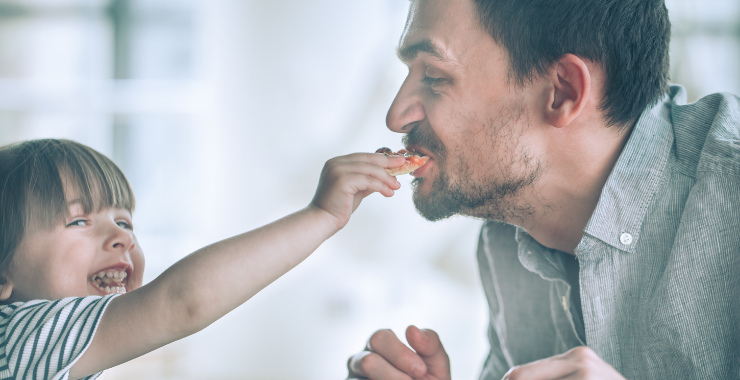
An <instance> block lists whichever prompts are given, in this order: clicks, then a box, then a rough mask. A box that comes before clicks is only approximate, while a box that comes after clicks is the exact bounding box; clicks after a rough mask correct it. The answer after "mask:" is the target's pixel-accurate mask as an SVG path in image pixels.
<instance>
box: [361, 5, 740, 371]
mask: <svg viewBox="0 0 740 380" xmlns="http://www.w3.org/2000/svg"><path fill="white" fill-rule="evenodd" d="M669 36H670V23H669V20H668V15H667V11H666V9H665V6H664V4H663V1H660V0H603V1H593V0H566V1H552V0H549V1H548V0H412V2H411V9H410V13H409V18H408V21H407V25H406V28H405V31H404V34H403V36H402V38H401V42H400V46H399V57H400V58H401V60H402V61H403V62H404V63H405V64H406V65H408V67H409V74H408V77H407V78H406V80H405V81H404V83H403V85H402V86H401V88H400V89H399V91H398V95H397V97H396V99H395V100H394V102H393V104H392V105H391V108H390V110H389V111H388V116H387V124H388V128H390V129H391V130H393V131H395V132H399V133H405V134H406V136H405V137H404V143H405V144H406V145H407V147H408V148H409V149H411V150H416V151H419V152H422V153H424V154H427V155H429V156H430V157H431V158H430V160H429V162H428V163H427V164H426V165H425V166H424V167H422V168H420V169H418V170H417V171H416V172H415V173H414V175H415V176H416V177H417V178H416V179H415V180H414V186H415V188H414V202H415V204H416V207H417V209H418V211H419V212H420V213H421V215H422V216H424V217H425V218H427V219H429V220H439V219H443V218H446V217H449V216H451V215H454V214H460V215H468V216H473V217H479V218H484V219H487V220H488V222H487V223H486V224H485V225H484V227H483V229H482V231H481V237H480V243H479V249H478V250H479V252H478V260H479V265H480V273H481V278H482V282H483V285H484V288H485V292H486V296H487V299H488V302H489V306H490V317H491V324H490V329H489V339H490V343H491V351H490V354H489V357H488V358H487V360H486V362H485V364H484V368H483V371H482V373H481V379H485V380H490V379H499V378H501V377H502V376H504V375H505V377H506V378H508V379H565V378H568V379H571V378H573V379H575V378H598V379H622V378H645V379H648V378H649V379H653V378H685V379H699V378H702V379H704V378H712V379H720V378H722V379H725V378H740V344H739V343H738V342H740V291H739V289H740V286H739V285H740V284H739V280H738V279H739V278H740V127H739V125H740V122H739V120H740V100H739V99H738V98H737V97H736V96H732V95H729V94H715V95H711V96H709V97H706V98H704V99H702V100H700V101H699V102H697V103H694V104H689V105H686V104H685V103H686V99H685V98H686V95H685V93H684V90H683V89H682V88H680V87H677V86H676V87H670V88H669V86H668V84H667V78H668V67H669V63H668V43H669V38H670V37H669ZM406 336H407V340H408V342H409V345H410V346H411V348H409V347H407V346H405V345H404V344H402V343H401V342H400V341H399V340H398V338H397V337H396V336H395V335H394V334H393V333H392V332H390V331H389V330H380V331H378V332H376V333H375V334H374V335H373V336H372V337H371V338H370V340H369V343H368V345H367V347H366V349H365V351H363V352H361V353H359V354H357V355H355V356H353V357H352V358H350V360H349V363H348V367H349V372H350V374H349V377H357V378H369V379H428V380H432V379H449V378H450V370H449V360H448V357H447V354H446V353H445V351H444V348H443V346H442V344H441V342H440V340H439V337H438V336H437V334H436V333H434V332H433V331H431V330H419V329H417V328H416V327H413V326H411V327H409V328H408V330H407V331H406Z"/></svg>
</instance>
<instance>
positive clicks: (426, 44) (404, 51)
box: [396, 40, 452, 63]
mask: <svg viewBox="0 0 740 380" xmlns="http://www.w3.org/2000/svg"><path fill="white" fill-rule="evenodd" d="M420 52H424V53H427V54H429V55H431V56H432V57H434V58H437V59H438V60H440V61H443V62H452V59H451V58H450V57H449V56H448V55H447V54H445V53H444V52H443V51H442V49H440V48H439V46H437V45H435V44H434V43H433V42H432V41H430V40H421V41H419V42H417V43H415V44H413V45H408V46H403V47H399V48H398V50H397V52H396V54H398V59H400V60H401V61H402V62H403V63H408V62H411V61H413V60H414V58H416V56H417V55H419V53H420Z"/></svg>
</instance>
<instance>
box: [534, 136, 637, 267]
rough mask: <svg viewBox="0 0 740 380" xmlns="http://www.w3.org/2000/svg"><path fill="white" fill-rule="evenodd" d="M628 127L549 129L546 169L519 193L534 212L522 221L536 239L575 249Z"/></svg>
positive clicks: (544, 242) (619, 151)
mask: <svg viewBox="0 0 740 380" xmlns="http://www.w3.org/2000/svg"><path fill="white" fill-rule="evenodd" d="M596 124H599V123H596ZM632 128H633V125H630V126H629V127H627V128H622V129H619V127H611V128H608V127H606V126H605V125H594V124H591V125H577V126H573V128H571V129H570V130H555V129H553V130H552V134H551V136H548V139H547V140H546V141H547V144H548V148H547V152H548V153H547V154H546V156H545V158H544V159H545V160H547V162H546V163H545V165H546V170H545V174H544V175H543V176H542V178H541V180H540V181H538V183H537V184H536V185H535V186H534V189H533V190H532V191H530V192H528V193H527V194H526V195H525V197H524V198H525V201H526V202H528V204H530V205H532V206H533V207H534V211H535V212H534V213H533V214H532V216H531V217H530V218H527V220H525V221H523V223H522V226H521V227H523V228H524V229H525V230H526V231H527V232H528V233H529V234H530V235H531V236H532V237H533V238H534V239H535V240H537V241H538V242H539V243H540V244H542V245H544V246H546V247H549V248H553V249H557V250H560V251H563V252H567V253H570V254H574V253H575V249H576V247H577V246H578V243H579V242H580V241H581V239H582V238H583V233H584V229H585V227H586V224H587V223H588V221H589V219H590V218H591V215H592V214H593V213H594V210H595V209H596V206H597V204H598V202H599V198H600V196H601V192H602V190H603V189H604V185H605V184H606V181H607V179H608V178H609V175H610V174H611V172H612V169H613V168H614V166H615V165H616V163H617V159H618V158H619V155H620V154H621V152H622V150H623V149H624V146H625V144H626V143H627V139H628V138H629V135H630V132H631V130H632Z"/></svg>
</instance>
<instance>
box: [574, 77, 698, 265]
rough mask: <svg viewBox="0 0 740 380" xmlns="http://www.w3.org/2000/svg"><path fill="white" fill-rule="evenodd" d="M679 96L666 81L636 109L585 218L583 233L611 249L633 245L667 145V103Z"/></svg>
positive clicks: (668, 148) (669, 144) (629, 248)
mask: <svg viewBox="0 0 740 380" xmlns="http://www.w3.org/2000/svg"><path fill="white" fill-rule="evenodd" d="M685 98H686V94H685V91H684V89H683V87H680V86H671V89H670V93H669V94H668V95H666V97H664V98H663V99H662V101H660V102H658V104H657V105H655V106H653V107H652V108H649V109H646V110H645V111H644V112H643V113H642V115H641V116H640V119H639V120H638V121H637V124H635V127H634V128H633V130H632V134H631V136H630V137H629V139H628V141H627V144H626V145H625V147H624V149H623V150H622V153H621V154H620V156H619V159H618V160H617V163H616V165H615V166H614V168H613V169H612V172H611V174H610V175H609V178H608V179H607V181H606V185H604V189H603V190H602V192H601V197H600V198H599V202H598V204H597V205H596V209H595V210H594V213H593V214H592V215H591V218H590V219H589V221H588V223H587V224H586V228H585V229H584V232H585V233H586V234H587V235H591V236H593V237H595V238H597V239H599V240H602V241H603V242H605V243H607V244H609V245H612V246H614V247H615V248H617V249H621V250H623V251H627V252H634V251H635V246H636V245H637V241H638V239H639V238H640V229H641V227H642V222H643V220H644V219H645V214H646V213H647V209H648V204H649V203H650V201H651V200H652V198H653V196H654V195H655V193H656V191H657V190H658V187H659V186H660V183H661V181H662V179H663V177H664V173H665V169H666V164H667V161H668V157H669V155H670V152H671V147H672V146H673V139H674V136H673V130H672V126H671V122H670V120H671V105H672V104H673V103H674V102H678V103H680V102H682V101H684V102H685ZM586 240H587V239H585V236H584V239H582V240H581V242H580V243H579V244H578V247H576V254H579V253H582V252H584V251H586V250H587V248H588V246H589V243H588V242H587V241H586Z"/></svg>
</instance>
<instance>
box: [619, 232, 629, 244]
mask: <svg viewBox="0 0 740 380" xmlns="http://www.w3.org/2000/svg"><path fill="white" fill-rule="evenodd" d="M619 241H621V242H622V244H624V245H630V244H632V235H630V234H628V233H626V232H625V233H623V234H622V235H621V236H619Z"/></svg>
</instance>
